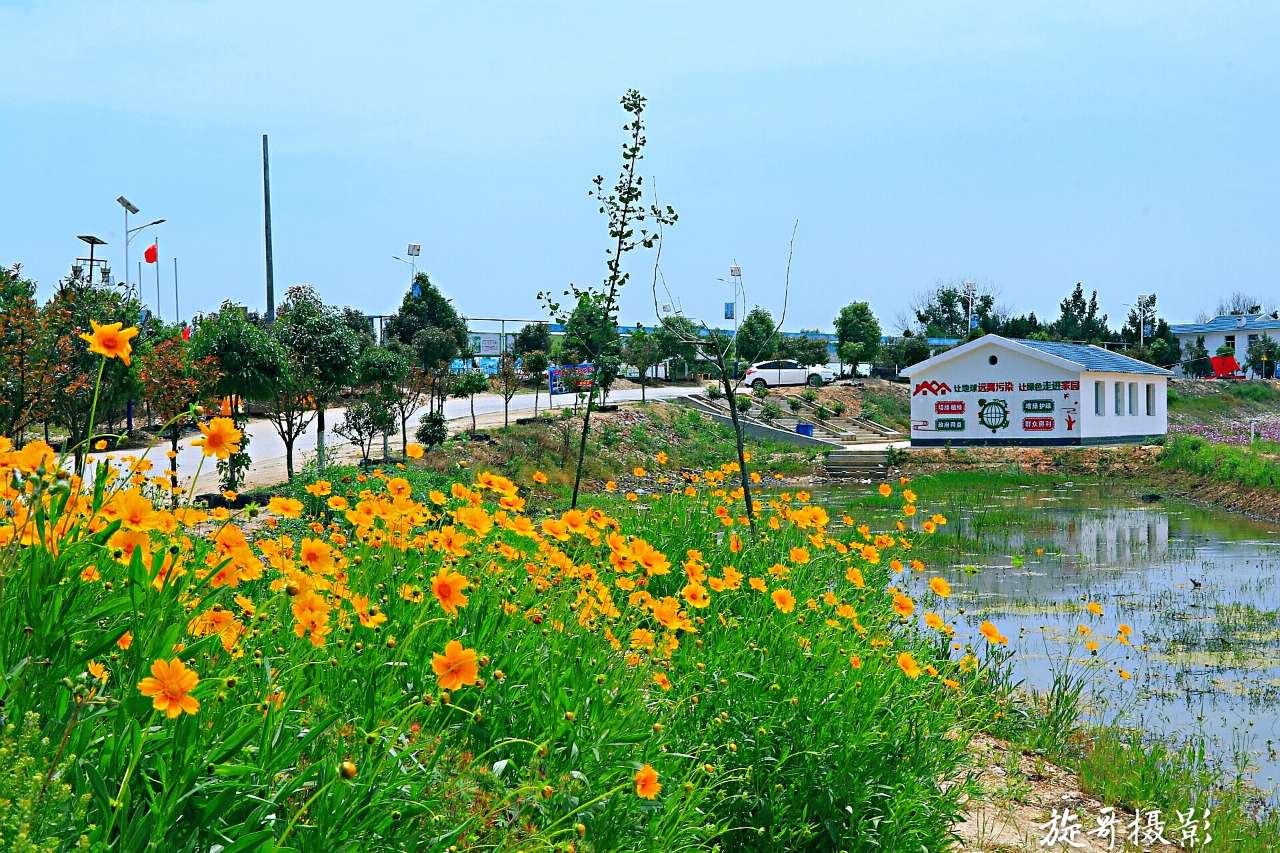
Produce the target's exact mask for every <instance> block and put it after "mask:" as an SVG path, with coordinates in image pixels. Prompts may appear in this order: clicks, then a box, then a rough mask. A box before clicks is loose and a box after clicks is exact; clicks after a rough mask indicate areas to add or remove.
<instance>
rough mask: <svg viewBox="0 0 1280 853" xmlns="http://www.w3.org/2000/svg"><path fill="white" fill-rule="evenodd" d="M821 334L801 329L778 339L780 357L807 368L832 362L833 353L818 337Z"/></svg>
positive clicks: (815, 330) (824, 341)
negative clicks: (811, 365)
mask: <svg viewBox="0 0 1280 853" xmlns="http://www.w3.org/2000/svg"><path fill="white" fill-rule="evenodd" d="M820 334H821V332H819V331H818V330H817V329H801V330H800V331H799V332H797V333H796V334H794V335H784V336H782V337H781V338H779V339H778V346H777V355H778V357H779V358H790V359H793V360H795V361H798V362H800V364H803V365H805V366H808V365H810V364H826V363H827V362H828V361H830V360H831V351H830V350H829V349H828V348H827V342H826V340H825V339H823V338H821V337H818V335H820ZM753 360H755V361H758V360H759V359H758V358H757V359H753Z"/></svg>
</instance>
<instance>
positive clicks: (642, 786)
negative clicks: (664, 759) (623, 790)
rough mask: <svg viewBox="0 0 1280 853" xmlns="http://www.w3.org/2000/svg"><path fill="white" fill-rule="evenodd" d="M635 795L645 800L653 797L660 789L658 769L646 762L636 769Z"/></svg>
mask: <svg viewBox="0 0 1280 853" xmlns="http://www.w3.org/2000/svg"><path fill="white" fill-rule="evenodd" d="M635 783H636V796H637V797H640V798H641V799H645V800H652V799H655V798H656V797H657V796H658V794H659V793H661V791H662V783H661V782H659V781H658V771H656V770H654V769H653V767H651V766H650V765H648V764H646V765H644V766H643V767H641V768H640V769H639V770H637V771H636V777H635Z"/></svg>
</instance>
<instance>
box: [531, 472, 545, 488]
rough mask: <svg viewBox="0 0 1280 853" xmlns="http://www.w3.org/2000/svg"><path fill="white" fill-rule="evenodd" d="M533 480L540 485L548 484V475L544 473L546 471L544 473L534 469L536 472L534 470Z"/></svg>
mask: <svg viewBox="0 0 1280 853" xmlns="http://www.w3.org/2000/svg"><path fill="white" fill-rule="evenodd" d="M533 482H535V483H537V484H538V485H540V486H543V485H546V483H547V475H546V474H544V473H542V472H541V471H534V472H533Z"/></svg>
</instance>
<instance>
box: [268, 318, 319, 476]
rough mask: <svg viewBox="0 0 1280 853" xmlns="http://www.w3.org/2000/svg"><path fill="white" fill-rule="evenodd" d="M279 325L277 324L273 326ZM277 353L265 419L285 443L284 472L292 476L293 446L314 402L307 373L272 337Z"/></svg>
mask: <svg viewBox="0 0 1280 853" xmlns="http://www.w3.org/2000/svg"><path fill="white" fill-rule="evenodd" d="M278 328H281V327H280V326H279V325H278V324H277V325H273V326H272V329H273V330H274V329H278ZM273 343H275V344H276V353H277V357H278V358H279V359H280V361H281V364H282V368H281V370H280V373H279V376H278V377H277V378H276V381H275V382H273V383H272V385H271V393H270V395H269V396H268V397H267V399H266V400H265V401H264V402H265V403H266V406H267V412H266V414H267V420H268V421H270V423H271V426H272V427H273V428H275V431H276V435H278V436H280V441H282V442H283V443H284V467H285V476H286V477H287V478H288V479H289V480H292V479H293V473H294V465H293V447H294V445H295V444H296V443H297V441H298V437H299V436H301V435H302V434H303V433H304V432H306V431H307V427H309V426H311V422H312V421H313V420H315V414H316V412H315V402H314V401H313V400H312V399H311V395H310V394H309V393H308V391H307V386H306V377H305V375H304V373H303V371H302V368H301V366H300V365H299V364H297V362H296V359H295V357H294V356H293V354H292V352H291V351H290V350H289V349H288V348H287V347H285V346H284V345H283V344H282V343H280V342H278V341H275V340H274V339H273Z"/></svg>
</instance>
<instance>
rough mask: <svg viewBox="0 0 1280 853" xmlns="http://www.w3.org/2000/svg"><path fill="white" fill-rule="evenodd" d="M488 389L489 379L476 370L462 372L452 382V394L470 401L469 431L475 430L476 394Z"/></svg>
mask: <svg viewBox="0 0 1280 853" xmlns="http://www.w3.org/2000/svg"><path fill="white" fill-rule="evenodd" d="M488 390H489V380H488V378H486V377H485V375H484V374H483V373H481V372H480V371H478V370H471V371H468V372H466V373H463V374H462V375H460V376H459V377H458V378H457V381H456V382H455V383H454V384H453V389H452V391H451V394H452V396H454V397H456V398H458V399H462V398H463V397H466V398H467V399H469V400H470V401H471V431H472V432H475V431H476V395H477V394H483V393H484V392H485V391H488Z"/></svg>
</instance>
